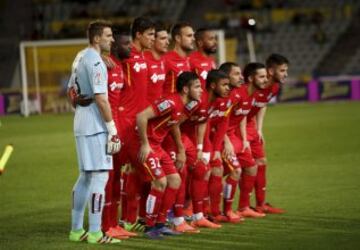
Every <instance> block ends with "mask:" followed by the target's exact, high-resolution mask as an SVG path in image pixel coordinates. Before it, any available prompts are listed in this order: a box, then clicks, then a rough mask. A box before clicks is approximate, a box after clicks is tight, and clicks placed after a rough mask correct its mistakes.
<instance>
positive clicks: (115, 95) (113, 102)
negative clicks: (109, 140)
mask: <svg viewBox="0 0 360 250" xmlns="http://www.w3.org/2000/svg"><path fill="white" fill-rule="evenodd" d="M116 69H119V67H114V68H113V69H108V99H109V103H110V107H111V113H112V117H113V120H114V122H115V125H116V127H118V126H119V100H120V98H119V97H120V91H119V89H118V86H117V85H116V81H115V80H114V79H113V78H112V75H113V74H117V73H119V72H117V71H118V70H116Z"/></svg>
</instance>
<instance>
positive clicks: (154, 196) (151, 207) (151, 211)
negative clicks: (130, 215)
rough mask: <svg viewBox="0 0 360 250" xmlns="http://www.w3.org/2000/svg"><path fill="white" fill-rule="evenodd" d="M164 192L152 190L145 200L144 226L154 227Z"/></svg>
mask: <svg viewBox="0 0 360 250" xmlns="http://www.w3.org/2000/svg"><path fill="white" fill-rule="evenodd" d="M163 195H164V192H162V191H159V190H156V189H154V188H152V189H151V190H150V193H149V195H148V197H147V200H146V219H145V222H146V225H147V226H149V227H153V226H155V223H156V219H157V217H158V214H159V209H160V206H161V202H162V198H163Z"/></svg>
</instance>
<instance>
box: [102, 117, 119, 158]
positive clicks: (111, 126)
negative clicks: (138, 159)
mask: <svg viewBox="0 0 360 250" xmlns="http://www.w3.org/2000/svg"><path fill="white" fill-rule="evenodd" d="M105 124H106V128H107V131H108V141H107V147H106V151H107V153H108V154H116V153H117V152H119V151H120V148H121V141H120V138H119V136H118V134H117V129H116V126H115V122H114V121H113V120H112V121H110V122H106V123H105Z"/></svg>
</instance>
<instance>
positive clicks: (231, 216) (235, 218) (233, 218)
mask: <svg viewBox="0 0 360 250" xmlns="http://www.w3.org/2000/svg"><path fill="white" fill-rule="evenodd" d="M226 217H227V218H228V222H230V223H241V222H243V221H244V217H242V216H240V215H238V214H236V213H234V212H233V211H232V210H230V211H227V212H226Z"/></svg>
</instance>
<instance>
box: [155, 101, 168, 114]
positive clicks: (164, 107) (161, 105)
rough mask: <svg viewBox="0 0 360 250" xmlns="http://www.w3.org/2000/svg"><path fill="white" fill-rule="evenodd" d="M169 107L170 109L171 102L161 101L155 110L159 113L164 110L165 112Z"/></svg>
mask: <svg viewBox="0 0 360 250" xmlns="http://www.w3.org/2000/svg"><path fill="white" fill-rule="evenodd" d="M170 107H171V102H170V101H169V100H165V101H162V102H160V103H159V104H158V105H157V108H158V110H159V111H160V112H163V111H164V110H167V109H168V108H170Z"/></svg>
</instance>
